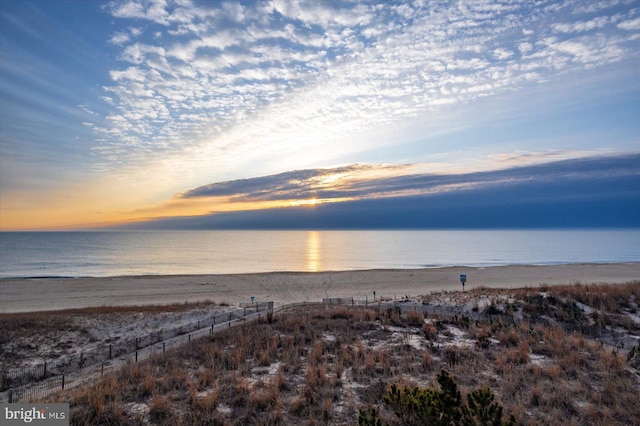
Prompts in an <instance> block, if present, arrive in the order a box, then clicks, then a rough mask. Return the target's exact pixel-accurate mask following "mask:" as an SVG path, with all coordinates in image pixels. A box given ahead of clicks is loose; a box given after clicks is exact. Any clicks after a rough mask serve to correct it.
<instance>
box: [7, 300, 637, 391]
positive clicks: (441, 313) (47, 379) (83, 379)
mask: <svg viewBox="0 0 640 426" xmlns="http://www.w3.org/2000/svg"><path fill="white" fill-rule="evenodd" d="M307 305H341V306H346V307H360V308H370V309H374V310H376V311H378V312H381V311H382V312H384V311H390V310H395V311H396V312H398V313H401V312H404V313H408V312H411V311H413V312H420V313H421V314H422V315H424V316H425V318H426V317H429V316H430V317H433V318H442V319H445V318H449V319H452V318H459V319H460V320H464V321H490V322H493V321H499V322H501V323H502V324H514V325H517V324H518V323H519V319H518V318H517V317H515V316H514V315H512V314H508V313H495V314H494V313H491V314H489V313H487V312H486V311H475V310H471V311H469V310H468V309H465V308H464V307H463V306H450V305H431V304H423V303H419V302H409V301H408V299H405V300H400V301H398V300H395V301H381V300H377V301H376V300H371V301H369V300H367V299H365V300H356V299H354V298H353V297H343V298H325V299H323V300H322V302H308V301H304V302H296V303H288V304H284V305H278V306H274V303H273V302H265V303H260V304H251V305H248V306H245V307H243V308H241V309H237V310H234V311H230V312H226V313H223V314H217V315H215V316H213V317H212V318H211V319H210V321H209V325H207V321H203V320H201V321H197V322H194V323H191V324H187V325H182V326H180V327H177V328H175V329H172V330H166V331H161V332H159V333H158V332H156V333H151V334H149V335H146V336H141V337H137V338H135V339H131V340H130V341H129V342H128V345H127V344H126V343H125V344H122V345H120V346H118V348H117V351H116V350H115V349H114V348H113V347H111V346H110V348H109V353H108V355H109V356H108V357H106V356H105V353H106V352H104V349H103V352H99V351H98V352H99V353H98V352H97V353H90V351H87V355H81V358H80V360H79V361H78V362H76V363H63V368H61V366H60V365H57V364H55V363H44V364H42V365H38V366H35V367H29V368H22V369H16V370H12V371H9V372H4V371H3V372H1V375H2V376H1V379H2V388H1V389H2V390H4V391H5V392H4V393H5V394H6V399H8V402H10V403H11V402H33V401H37V400H40V399H42V398H45V397H47V396H49V395H51V394H53V393H55V392H58V391H60V390H64V389H68V388H70V387H75V386H78V385H80V384H83V383H88V382H90V381H93V380H95V379H96V378H98V377H99V376H101V375H104V374H108V373H110V372H111V371H114V370H116V369H118V368H120V367H121V366H122V365H123V363H127V362H131V363H134V362H138V361H139V360H143V359H146V358H149V357H153V356H154V355H158V354H162V353H164V352H165V351H166V350H168V349H170V348H173V347H177V346H181V345H184V344H186V343H188V342H190V341H191V340H192V339H197V338H199V337H203V336H206V335H210V334H214V333H216V332H219V331H221V330H225V329H228V328H231V327H235V326H239V325H242V324H245V323H246V322H247V321H252V320H258V319H261V318H265V317H267V316H268V315H273V314H275V313H278V312H281V311H283V310H286V309H290V308H294V307H299V306H307ZM528 320H529V321H531V318H528ZM533 324H534V322H530V325H531V326H532V325H533ZM545 325H547V326H554V325H555V326H557V324H549V323H548V322H546V323H545ZM567 325H568V324H562V327H565V326H567ZM568 330H571V327H570V325H569V328H568ZM574 331H579V332H582V333H583V334H586V335H596V334H597V335H599V336H600V337H602V330H601V329H596V328H594V327H592V326H586V325H583V326H580V329H578V327H576V329H575V330H574ZM637 343H638V342H636V341H634V342H630V344H631V346H633V345H634V344H637ZM625 346H626V345H625ZM127 349H129V351H127Z"/></svg>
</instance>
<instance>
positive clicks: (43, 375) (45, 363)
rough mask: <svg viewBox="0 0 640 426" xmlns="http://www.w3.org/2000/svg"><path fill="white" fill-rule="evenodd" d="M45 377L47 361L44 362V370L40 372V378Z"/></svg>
mask: <svg viewBox="0 0 640 426" xmlns="http://www.w3.org/2000/svg"><path fill="white" fill-rule="evenodd" d="M46 377H47V361H45V362H44V371H43V372H42V378H43V379H44V378H46Z"/></svg>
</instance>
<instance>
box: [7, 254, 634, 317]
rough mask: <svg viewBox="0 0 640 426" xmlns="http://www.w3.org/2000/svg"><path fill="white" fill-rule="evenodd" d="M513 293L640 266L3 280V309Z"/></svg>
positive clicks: (602, 278)
mask: <svg viewBox="0 0 640 426" xmlns="http://www.w3.org/2000/svg"><path fill="white" fill-rule="evenodd" d="M460 274H466V275H467V284H466V287H465V288H466V289H471V288H475V287H480V286H484V287H493V288H515V287H526V286H538V285H540V284H549V285H556V284H573V283H577V282H580V283H583V284H588V283H622V282H628V281H634V280H640V262H633V263H615V264H572V265H546V266H530V265H526V266H524V265H523V266H498V267H488V268H469V267H450V268H436V269H398V270H365V271H337V272H316V273H284V272H280V273H278V272H276V273H263V274H235V275H184V276H126V277H109V278H55V279H48V278H42V279H1V280H0V312H1V313H10V312H31V311H45V310H60V309H68V308H82V307H89V306H124V305H150V304H168V303H176V302H177V303H182V302H196V301H202V300H211V301H215V302H217V303H223V302H225V303H229V304H232V305H236V304H239V303H241V302H249V301H250V300H251V296H253V297H254V298H255V300H257V301H274V302H276V303H277V304H280V303H290V302H298V301H319V300H321V299H322V298H324V297H349V296H353V297H356V298H362V299H364V298H365V297H366V298H370V299H372V298H373V292H374V291H375V292H376V297H387V298H394V297H401V296H405V295H418V294H429V293H430V292H433V291H442V290H454V291H459V290H461V289H462V286H461V285H460V281H459V276H460Z"/></svg>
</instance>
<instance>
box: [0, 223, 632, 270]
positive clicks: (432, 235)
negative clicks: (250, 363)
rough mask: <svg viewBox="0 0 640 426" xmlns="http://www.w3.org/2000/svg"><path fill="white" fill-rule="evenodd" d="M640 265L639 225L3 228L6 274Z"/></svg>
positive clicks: (0, 259)
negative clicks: (582, 227) (568, 227)
mask: <svg viewBox="0 0 640 426" xmlns="http://www.w3.org/2000/svg"><path fill="white" fill-rule="evenodd" d="M636 261H640V229H624V230H442V231H440V230H438V231H431V230H417V231H416V230H411V231H408V230H407V231H405V230H403V231H394V230H389V231H388V230H385V231H253V230H252V231H161V232H33V233H21V232H7V233H0V277H5V278H6V277H22V278H28V277H80V276H95V277H99V276H118V275H146V274H151V275H158V274H220V273H246V272H273V271H335V270H356V269H375V268H422V267H444V266H495V265H512V264H563V263H606V262H636Z"/></svg>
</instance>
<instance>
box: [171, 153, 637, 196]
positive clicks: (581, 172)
mask: <svg viewBox="0 0 640 426" xmlns="http://www.w3.org/2000/svg"><path fill="white" fill-rule="evenodd" d="M547 155H550V154H543V155H540V154H521V155H513V156H511V157H508V158H507V157H501V158H499V159H497V160H498V161H499V163H502V164H503V165H510V166H509V167H508V168H503V169H499V170H491V171H479V172H472V173H453V174H452V173H438V174H436V173H433V172H431V173H428V172H427V173H425V172H422V173H416V170H418V169H425V168H428V167H429V166H428V165H427V166H424V165H415V164H414V165H404V166H374V165H350V166H344V167H338V168H333V169H309V170H297V171H291V172H286V173H279V174H275V175H270V176H263V177H255V178H251V179H239V180H231V181H224V182H217V183H213V184H210V185H205V186H201V187H198V188H195V189H192V190H189V191H185V192H183V193H181V194H178V195H177V196H176V198H177V199H194V198H206V197H228V198H229V200H230V201H231V202H260V201H275V200H281V201H294V200H298V201H303V200H309V199H317V200H318V201H319V202H323V201H324V202H327V201H332V200H345V199H349V200H358V199H375V198H389V197H407V196H424V195H429V194H441V193H452V192H473V191H476V190H479V189H481V188H485V189H486V188H491V187H505V186H513V185H517V184H525V183H527V184H531V183H534V182H535V183H538V184H542V183H556V184H557V183H559V182H562V181H565V180H572V181H576V180H584V179H597V178H603V177H611V176H636V177H640V154H633V155H627V156H624V157H619V156H599V157H587V158H573V159H568V160H562V161H552V162H549V161H548V160H547V161H546V162H543V163H542V164H533V165H523V166H518V167H513V166H512V165H513V164H523V163H524V164H526V163H527V162H529V161H532V160H533V161H540V160H542V161H544V159H545V157H546V156H547ZM550 158H553V157H551V156H550Z"/></svg>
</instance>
